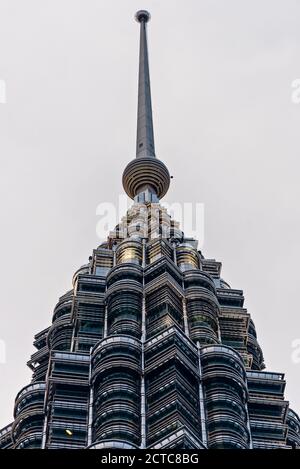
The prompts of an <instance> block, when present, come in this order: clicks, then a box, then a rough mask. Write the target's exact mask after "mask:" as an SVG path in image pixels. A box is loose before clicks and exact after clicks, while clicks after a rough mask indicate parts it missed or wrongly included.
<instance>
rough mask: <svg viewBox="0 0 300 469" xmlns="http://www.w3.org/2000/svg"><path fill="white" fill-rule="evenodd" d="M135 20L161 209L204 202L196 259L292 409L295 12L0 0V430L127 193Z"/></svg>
mask: <svg viewBox="0 0 300 469" xmlns="http://www.w3.org/2000/svg"><path fill="white" fill-rule="evenodd" d="M141 8H146V9H149V11H150V12H151V14H152V20H151V23H150V24H149V41H150V47H149V49H150V50H149V52H150V67H151V81H152V99H153V111H154V126H155V140H156V152H157V156H158V157H159V158H160V159H162V160H163V161H164V162H165V163H166V164H167V166H168V167H169V169H170V172H171V174H173V176H174V179H173V180H172V186H171V189H170V190H169V193H168V195H167V198H166V200H167V201H169V202H177V201H180V202H203V203H204V204H205V243H204V246H203V249H202V251H203V253H204V255H205V256H206V257H215V258H216V259H218V260H220V261H222V262H223V277H224V278H225V279H226V280H227V281H228V282H229V283H230V284H231V286H232V287H233V288H242V289H243V290H244V293H245V296H246V302H245V306H246V307H247V308H248V311H249V312H250V313H251V315H252V317H253V319H254V321H255V324H256V328H257V331H258V338H259V341H260V344H261V346H262V348H263V351H264V355H265V361H266V364H267V369H268V370H270V371H280V372H285V373H286V378H287V388H286V397H287V399H289V400H290V401H291V404H292V406H293V408H294V409H295V410H296V411H299V410H300V394H299V388H298V386H299V371H300V358H299V363H297V360H294V361H293V360H292V352H293V348H292V343H293V341H295V340H296V339H300V315H299V306H298V298H297V294H298V292H299V262H300V243H299V239H300V218H299V215H300V213H299V195H300V194H299V192H300V189H299V169H300V164H299V158H300V154H299V153H300V152H299V148H300V139H299V126H300V104H296V103H293V102H292V99H291V95H292V88H291V84H292V82H293V80H295V79H297V78H300V28H299V21H300V2H299V1H297V0H285V1H283V0H277V1H276V0H243V1H241V0H227V1H226V2H224V1H222V0H218V1H214V0H180V1H176V0H156V1H155V0H152V1H150V0H149V1H147V0H143V1H142V2H141V1H135V0H131V1H129V0H118V1H112V0H110V1H108V0H105V1H103V0H89V1H86V0H80V1H79V0H26V1H24V0H0V80H1V79H2V80H5V82H6V89H7V102H6V104H0V158H1V172H0V201H1V212H0V214H1V243H0V261H1V269H0V275H1V279H0V285H1V292H0V298H1V301H0V314H1V330H0V339H1V340H2V341H4V343H5V345H6V362H5V363H2V364H1V363H0V373H1V386H0V402H1V407H0V427H1V426H2V425H3V426H4V425H5V424H7V423H9V422H10V421H11V419H12V410H13V403H14V398H15V395H16V393H17V392H18V391H19V390H20V389H21V388H22V387H23V386H24V385H26V384H28V383H29V381H30V371H29V370H28V371H27V369H26V365H25V363H26V361H27V360H28V359H29V356H30V354H31V353H32V352H33V347H32V340H33V336H34V334H35V333H37V332H38V331H40V330H41V329H43V328H45V327H47V326H48V325H49V324H50V321H51V316H52V310H53V307H54V306H55V303H56V302H57V299H58V297H59V296H60V295H62V294H63V293H64V292H65V291H66V290H68V289H69V288H70V287H71V278H72V274H73V272H74V271H75V270H76V269H77V268H78V267H79V266H80V265H82V264H83V263H86V261H87V259H88V256H89V255H90V254H91V252H92V249H93V248H94V247H96V246H97V245H98V244H99V240H98V238H97V235H96V223H97V217H96V207H97V205H98V204H99V203H101V202H104V201H107V202H117V200H118V195H119V194H121V193H122V192H123V190H122V184H121V176H122V171H123V169H124V167H125V165H126V164H127V162H129V161H130V160H131V159H132V158H133V157H134V156H135V128H136V104H137V66H138V62H137V60H138V37H139V33H138V25H137V24H136V23H135V22H134V20H133V15H134V13H135V11H136V10H138V9H141ZM298 357H300V354H298Z"/></svg>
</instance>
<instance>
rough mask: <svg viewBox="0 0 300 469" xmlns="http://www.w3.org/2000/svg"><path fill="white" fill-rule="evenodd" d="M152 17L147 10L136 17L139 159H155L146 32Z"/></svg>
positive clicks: (137, 154)
mask: <svg viewBox="0 0 300 469" xmlns="http://www.w3.org/2000/svg"><path fill="white" fill-rule="evenodd" d="M150 17H151V16H150V13H149V12H148V11H146V10H140V11H138V12H137V13H136V15H135V19H136V21H138V22H139V23H140V58H139V91H138V112H137V138H136V156H137V158H138V157H141V156H142V157H145V156H146V157H147V156H153V157H155V147H154V132H153V120H152V105H151V88H150V74H149V59H148V44H147V31H146V23H147V22H148V21H149V20H150Z"/></svg>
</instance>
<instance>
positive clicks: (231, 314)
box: [0, 11, 300, 449]
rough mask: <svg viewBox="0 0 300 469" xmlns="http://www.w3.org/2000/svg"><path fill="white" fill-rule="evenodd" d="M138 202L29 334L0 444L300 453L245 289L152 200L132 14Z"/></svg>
mask: <svg viewBox="0 0 300 469" xmlns="http://www.w3.org/2000/svg"><path fill="white" fill-rule="evenodd" d="M136 19H137V21H138V22H139V24H140V60H139V93H138V123H137V146H136V158H135V159H134V160H133V161H131V162H130V163H129V164H128V165H127V167H126V169H125V171H124V174H123V186H124V189H125V191H126V193H127V194H128V196H129V197H130V198H131V199H133V200H134V203H133V205H132V207H131V208H130V209H129V211H128V212H127V214H126V216H125V217H124V219H123V220H122V221H121V222H120V224H119V225H118V226H117V227H116V229H115V230H114V232H113V233H110V234H109V236H108V238H107V242H104V243H103V244H101V245H100V246H98V247H97V248H96V249H95V250H94V251H93V254H92V256H91V257H90V259H89V263H88V264H86V265H84V266H82V267H81V268H79V269H78V270H77V272H75V274H74V276H73V286H72V289H71V290H70V291H68V292H67V293H66V294H65V295H64V296H62V297H61V298H60V299H59V301H58V303H57V305H56V306H55V308H54V312H53V318H52V324H51V326H50V327H48V328H47V329H45V330H43V331H41V332H39V333H38V334H37V335H36V336H35V339H34V346H35V347H36V349H37V351H36V352H35V353H34V354H33V355H32V356H31V358H30V360H29V362H28V366H29V367H30V368H31V369H32V372H33V375H32V381H31V383H30V384H29V385H27V386H25V387H24V388H23V389H22V390H21V391H20V392H19V393H18V395H17V397H16V400H15V407H14V421H13V422H12V423H11V424H10V425H8V426H7V427H5V428H4V429H2V430H1V431H0V447H1V448H16V449H19V448H45V449H51V448H71V449H72V448H74V449H75V448H91V449H93V448H123V449H134V448H155V449H160V448H178V449H180V448H193V449H201V448H270V449H271V448H299V447H300V420H299V417H298V416H297V414H296V413H295V412H294V411H292V410H291V409H290V408H289V403H288V402H287V401H286V400H285V399H284V388H285V380H284V375H283V374H282V373H277V372H274V373H273V372H269V371H264V368H265V365H264V361H263V354H262V351H261V348H260V346H259V344H258V342H257V338H256V331H255V326H254V323H253V321H252V319H251V317H250V315H249V313H248V312H247V310H246V309H244V307H243V303H244V297H243V292H242V291H241V290H235V289H233V288H231V287H230V286H229V285H228V284H227V283H226V282H225V281H224V280H223V279H222V278H221V264H220V262H217V261H216V260H214V259H206V258H205V257H204V256H203V254H202V253H201V252H200V251H198V250H197V241H196V240H194V239H191V238H189V237H188V233H186V234H184V233H183V232H182V231H181V230H180V227H179V226H178V223H176V222H175V221H174V220H172V219H171V217H170V216H169V215H168V213H167V211H166V209H165V208H164V207H163V206H162V205H160V203H159V199H160V198H162V197H163V196H164V195H165V194H166V192H167V190H168V187H169V183H170V175H169V172H168V169H167V168H166V166H165V165H164V164H163V163H162V162H161V161H160V160H159V159H157V158H156V155H155V147H154V132H153V122H152V108H151V91H150V79H149V63H148V50H147V36H146V27H147V23H148V21H149V19H150V15H149V13H148V12H147V11H139V12H138V13H137V14H136Z"/></svg>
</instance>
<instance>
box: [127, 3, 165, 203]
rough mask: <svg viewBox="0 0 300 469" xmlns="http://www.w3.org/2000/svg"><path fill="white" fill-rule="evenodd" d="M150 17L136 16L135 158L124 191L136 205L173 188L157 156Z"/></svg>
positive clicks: (145, 15)
mask: <svg viewBox="0 0 300 469" xmlns="http://www.w3.org/2000/svg"><path fill="white" fill-rule="evenodd" d="M150 17H151V16H150V13H149V12H148V11H146V10H140V11H138V12H137V13H136V14H135V19H136V21H137V22H138V23H140V53H139V84H138V111H137V139H136V158H135V159H134V160H133V161H131V162H130V163H129V164H128V165H127V166H126V168H125V170H124V173H123V187H124V189H125V192H126V193H127V195H128V196H129V197H130V198H131V199H134V200H135V201H136V202H158V200H159V199H160V198H161V197H163V196H164V195H165V194H166V192H167V190H168V188H169V185H170V174H169V171H168V169H167V167H166V166H165V165H164V164H163V163H162V162H161V161H160V160H158V159H157V158H156V156H155V147H154V132H153V119H152V104H151V87H150V73H149V59H148V44H147V31H146V23H148V22H149V20H150Z"/></svg>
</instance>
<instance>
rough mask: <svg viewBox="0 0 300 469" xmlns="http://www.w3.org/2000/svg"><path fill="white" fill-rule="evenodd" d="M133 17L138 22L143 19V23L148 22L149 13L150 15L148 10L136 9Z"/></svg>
mask: <svg viewBox="0 0 300 469" xmlns="http://www.w3.org/2000/svg"><path fill="white" fill-rule="evenodd" d="M134 17H135V20H136V21H137V22H138V23H141V22H142V21H144V23H148V21H150V19H151V15H150V13H149V11H147V10H139V11H137V12H136V14H135V16H134Z"/></svg>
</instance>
